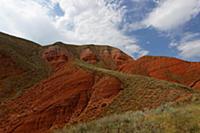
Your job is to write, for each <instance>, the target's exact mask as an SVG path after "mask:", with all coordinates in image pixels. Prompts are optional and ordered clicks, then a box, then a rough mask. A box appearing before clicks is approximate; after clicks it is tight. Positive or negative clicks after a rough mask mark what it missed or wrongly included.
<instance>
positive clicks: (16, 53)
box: [0, 33, 50, 101]
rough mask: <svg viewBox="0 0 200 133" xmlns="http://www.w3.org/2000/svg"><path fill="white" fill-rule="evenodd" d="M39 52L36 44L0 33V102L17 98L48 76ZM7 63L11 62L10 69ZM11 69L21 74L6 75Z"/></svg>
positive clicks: (40, 48) (45, 65)
mask: <svg viewBox="0 0 200 133" xmlns="http://www.w3.org/2000/svg"><path fill="white" fill-rule="evenodd" d="M41 51H42V47H41V46H40V45H38V44H36V43H33V42H31V41H27V40H24V39H20V38H17V37H13V36H9V35H6V34H4V33H0V54H1V57H2V60H0V63H1V64H4V65H0V69H1V72H0V84H1V86H0V101H4V100H6V99H10V98H13V97H15V96H17V95H18V94H19V93H20V92H21V91H22V90H24V89H26V88H29V87H31V86H32V85H34V84H35V83H37V82H38V81H40V80H41V79H43V78H44V77H46V76H48V74H49V72H50V68H49V67H48V65H47V64H46V63H45V62H44V61H43V60H42V59H41V55H40V54H41ZM4 57H7V58H8V60H5V59H4ZM5 61H8V62H5ZM9 62H13V63H12V67H11V64H9ZM6 64H7V65H6ZM13 69H16V70H20V71H21V72H20V73H18V74H15V75H13V74H12V75H8V74H7V73H8V72H9V71H14V70H13ZM6 71H8V72H7V73H6Z"/></svg>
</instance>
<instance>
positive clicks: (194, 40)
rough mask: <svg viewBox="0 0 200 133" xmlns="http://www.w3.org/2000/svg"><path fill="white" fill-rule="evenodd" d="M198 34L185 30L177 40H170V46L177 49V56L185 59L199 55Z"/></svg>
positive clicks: (199, 42) (199, 35) (199, 43)
mask: <svg viewBox="0 0 200 133" xmlns="http://www.w3.org/2000/svg"><path fill="white" fill-rule="evenodd" d="M199 37H200V34H199V33H191V32H186V33H184V35H183V36H182V38H181V40H180V41H179V42H172V43H171V44H170V48H175V49H177V50H178V54H179V56H181V57H183V58H186V59H193V58H199V57H200V39H199Z"/></svg>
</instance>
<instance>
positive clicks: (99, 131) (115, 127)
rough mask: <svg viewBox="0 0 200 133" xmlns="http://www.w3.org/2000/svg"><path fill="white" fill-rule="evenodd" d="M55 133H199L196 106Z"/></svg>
mask: <svg viewBox="0 0 200 133" xmlns="http://www.w3.org/2000/svg"><path fill="white" fill-rule="evenodd" d="M55 133H200V104H199V103H198V104H197V103H193V104H188V105H181V106H176V107H173V106H171V105H163V106H161V107H159V108H157V109H154V110H150V111H144V112H142V111H137V112H132V111H129V112H126V113H123V114H114V115H110V116H107V117H104V118H101V119H98V120H94V121H91V122H88V123H81V124H77V125H73V126H67V127H64V128H63V129H59V130H55Z"/></svg>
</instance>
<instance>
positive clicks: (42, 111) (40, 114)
mask: <svg viewBox="0 0 200 133" xmlns="http://www.w3.org/2000/svg"><path fill="white" fill-rule="evenodd" d="M65 52H66V53H65ZM43 57H44V58H45V59H46V60H47V61H48V62H49V63H50V64H51V65H52V66H53V68H54V73H53V74H52V75H51V76H50V77H49V78H48V79H46V80H43V81H42V82H40V83H38V84H37V85H35V86H33V87H32V88H30V89H29V90H28V91H26V92H25V93H23V94H22V95H21V96H20V97H18V98H16V99H14V100H12V101H9V102H7V103H4V105H3V107H4V108H6V110H8V111H7V112H6V113H5V114H4V116H3V117H1V119H0V123H1V124H0V132H1V133H27V132H29V133H35V132H37V133H40V132H41V133H43V132H47V131H48V130H49V129H50V128H51V127H52V126H55V125H63V124H65V123H67V122H73V121H74V118H78V116H79V115H81V113H82V112H83V111H84V110H85V109H86V107H89V108H90V107H91V106H87V105H88V104H89V103H90V104H91V102H92V106H96V108H98V109H99V110H100V108H103V107H104V106H105V104H108V103H110V102H112V100H113V98H114V97H115V96H116V95H117V94H118V92H119V91H120V88H121V82H120V81H119V80H118V79H116V78H114V77H110V76H100V75H96V74H95V73H93V72H88V71H86V70H83V69H81V68H79V67H76V66H74V64H73V61H71V60H72V58H69V57H68V55H67V51H62V50H61V49H59V48H58V47H57V48H54V47H53V48H50V49H49V48H48V49H47V50H46V51H45V52H44V55H43ZM91 113H92V112H91ZM95 113H98V110H97V111H95ZM94 115H95V114H94Z"/></svg>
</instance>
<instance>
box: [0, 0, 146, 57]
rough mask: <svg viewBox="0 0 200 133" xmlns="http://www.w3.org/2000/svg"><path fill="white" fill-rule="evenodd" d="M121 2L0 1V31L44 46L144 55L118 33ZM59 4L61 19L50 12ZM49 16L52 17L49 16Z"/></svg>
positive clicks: (87, 0)
mask: <svg viewBox="0 0 200 133" xmlns="http://www.w3.org/2000/svg"><path fill="white" fill-rule="evenodd" d="M119 2H120V0H118V1H117V2H116V3H115V2H112V4H108V3H106V2H105V1H104V0H84V1H83V0H51V1H50V2H48V3H47V2H45V1H41V0H21V1H16V0H1V2H0V7H1V8H0V20H1V21H0V31H2V32H6V33H10V34H14V35H17V36H20V37H25V38H27V39H31V40H33V41H36V42H39V43H43V44H47V43H53V42H55V41H64V42H67V43H78V44H86V43H95V44H110V45H112V46H115V47H118V48H121V49H122V50H124V51H128V52H129V54H139V56H141V55H143V54H146V53H147V51H145V50H143V49H142V48H140V46H139V45H138V44H137V40H136V39H135V38H134V37H129V36H126V35H125V34H124V32H123V31H121V30H119V29H118V25H119V24H120V23H121V22H122V19H123V15H124V12H125V10H124V8H123V7H119V4H117V3H119ZM55 4H59V5H60V7H61V9H62V10H63V12H64V16H56V15H55V14H56V12H55V10H54V9H53V6H54V5H55ZM52 12H53V13H54V15H52Z"/></svg>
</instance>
